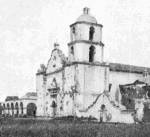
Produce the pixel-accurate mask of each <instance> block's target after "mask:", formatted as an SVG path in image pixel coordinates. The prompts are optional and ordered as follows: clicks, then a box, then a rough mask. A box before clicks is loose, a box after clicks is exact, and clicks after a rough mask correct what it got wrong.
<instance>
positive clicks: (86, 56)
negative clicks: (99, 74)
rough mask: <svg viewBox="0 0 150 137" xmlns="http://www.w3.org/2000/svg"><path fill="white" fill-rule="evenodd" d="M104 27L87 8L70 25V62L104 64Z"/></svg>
mask: <svg viewBox="0 0 150 137" xmlns="http://www.w3.org/2000/svg"><path fill="white" fill-rule="evenodd" d="M102 27H103V26H102V25H101V24H98V23H97V20H96V18H95V17H93V16H91V14H90V9H89V8H87V7H85V8H84V9H83V14H82V15H81V16H79V17H78V18H77V20H76V22H75V23H73V24H71V25H70V40H71V41H70V43H69V44H68V48H69V60H70V61H79V62H83V61H84V62H100V63H101V62H103V48H104V44H103V43H102Z"/></svg>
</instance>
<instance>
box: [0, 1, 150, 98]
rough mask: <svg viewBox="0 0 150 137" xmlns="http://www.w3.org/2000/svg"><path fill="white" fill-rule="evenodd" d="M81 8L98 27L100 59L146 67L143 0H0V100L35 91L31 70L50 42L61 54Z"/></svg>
mask: <svg viewBox="0 0 150 137" xmlns="http://www.w3.org/2000/svg"><path fill="white" fill-rule="evenodd" d="M84 7H89V8H90V13H91V15H93V16H94V17H96V19H97V21H98V23H100V24H103V26H104V27H103V36H102V41H103V43H104V44H105V49H104V50H105V51H104V57H105V61H107V62H117V63H124V64H131V65H138V66H145V67H150V1H149V0H82V1H81V0H0V66H1V67H0V101H3V100H4V99H5V97H6V96H11V95H16V96H19V97H21V96H23V95H24V94H25V93H26V92H36V82H35V81H36V75H35V74H36V72H37V69H38V68H39V66H40V64H45V65H46V64H47V61H48V59H49V58H50V55H51V51H52V49H53V44H54V43H55V42H57V43H59V44H60V49H62V50H63V52H64V53H65V55H66V56H67V54H68V46H67V43H68V42H69V41H70V30H69V25H70V24H72V23H74V22H75V21H76V19H77V18H78V17H79V16H80V15H81V14H82V9H83V8H84Z"/></svg>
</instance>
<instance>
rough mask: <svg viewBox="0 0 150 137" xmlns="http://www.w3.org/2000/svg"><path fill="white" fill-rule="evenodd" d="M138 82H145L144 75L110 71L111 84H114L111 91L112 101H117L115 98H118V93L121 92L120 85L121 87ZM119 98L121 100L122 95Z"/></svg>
mask: <svg viewBox="0 0 150 137" xmlns="http://www.w3.org/2000/svg"><path fill="white" fill-rule="evenodd" d="M136 80H143V75H142V74H137V73H129V72H117V71H110V73H109V83H110V84H112V86H111V91H110V94H111V97H112V99H113V100H115V99H116V97H115V96H116V92H118V91H119V84H120V85H123V84H129V83H133V82H135V81H136ZM119 98H120V99H121V96H120V95H119ZM120 99H119V101H120Z"/></svg>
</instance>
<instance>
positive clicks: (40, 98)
mask: <svg viewBox="0 0 150 137" xmlns="http://www.w3.org/2000/svg"><path fill="white" fill-rule="evenodd" d="M36 92H37V116H44V115H45V85H44V81H43V75H42V74H41V75H36Z"/></svg>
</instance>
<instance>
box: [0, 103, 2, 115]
mask: <svg viewBox="0 0 150 137" xmlns="http://www.w3.org/2000/svg"><path fill="white" fill-rule="evenodd" d="M2 114H3V106H2V104H1V103H0V115H2Z"/></svg>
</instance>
